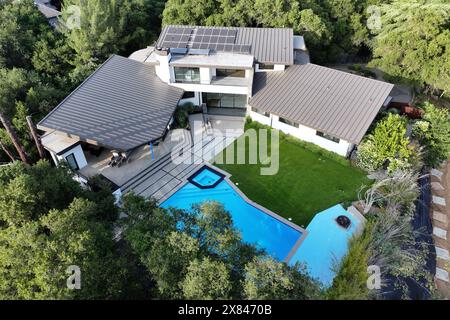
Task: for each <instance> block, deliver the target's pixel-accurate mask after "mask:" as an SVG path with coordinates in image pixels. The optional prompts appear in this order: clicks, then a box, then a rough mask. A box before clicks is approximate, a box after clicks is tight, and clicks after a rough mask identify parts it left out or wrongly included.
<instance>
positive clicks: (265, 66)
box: [258, 63, 275, 70]
mask: <svg viewBox="0 0 450 320" xmlns="http://www.w3.org/2000/svg"><path fill="white" fill-rule="evenodd" d="M258 69H259V70H274V69H275V66H274V65H273V64H265V63H260V64H259V65H258Z"/></svg>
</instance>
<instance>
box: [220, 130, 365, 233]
mask: <svg viewBox="0 0 450 320" xmlns="http://www.w3.org/2000/svg"><path fill="white" fill-rule="evenodd" d="M251 128H253V129H256V130H259V129H260V128H263V126H261V125H258V124H256V123H255V122H252V123H248V124H247V125H246V129H251ZM247 140H248V139H247ZM246 143H247V146H248V141H246ZM236 144H237V142H235V143H234V145H236ZM231 147H233V145H231V146H229V147H228V148H227V149H226V150H224V152H225V154H226V152H227V150H228V149H230V148H231ZM269 149H270V148H269ZM247 150H248V148H247ZM279 150H280V152H279V154H280V165H279V171H278V173H277V174H275V175H272V176H263V175H261V174H260V168H261V167H262V165H261V164H256V165H255V164H217V163H216V166H218V167H219V168H221V169H223V170H225V171H227V172H229V173H230V174H231V175H232V177H231V180H232V181H233V182H235V183H236V182H238V183H239V185H238V187H239V188H240V189H241V190H242V191H243V192H244V193H245V194H246V195H247V197H249V198H250V199H252V200H253V201H255V202H256V203H258V204H260V205H262V206H264V207H266V208H268V209H270V210H272V211H273V212H275V213H277V214H279V215H280V216H283V217H285V218H292V221H293V222H294V223H296V224H298V225H300V226H304V227H306V226H307V225H308V223H309V222H310V221H311V219H312V218H313V217H314V215H315V214H316V213H318V212H320V211H322V210H325V209H327V208H329V207H331V206H333V205H335V204H338V203H344V204H345V205H348V204H350V202H351V201H353V200H356V199H357V193H358V191H359V190H360V188H361V186H362V185H368V184H369V182H370V180H369V179H367V178H366V174H365V172H363V171H362V170H359V169H357V168H354V167H352V166H351V165H350V163H349V162H348V161H347V160H345V159H344V158H342V157H339V156H337V155H334V154H331V153H330V152H328V151H326V150H323V149H321V148H318V147H316V146H315V145H311V144H308V143H305V142H302V141H300V140H298V139H295V138H292V137H289V136H286V135H283V134H280V149H279ZM222 157H223V155H218V158H216V159H222ZM235 163H236V162H235ZM263 167H267V165H263Z"/></svg>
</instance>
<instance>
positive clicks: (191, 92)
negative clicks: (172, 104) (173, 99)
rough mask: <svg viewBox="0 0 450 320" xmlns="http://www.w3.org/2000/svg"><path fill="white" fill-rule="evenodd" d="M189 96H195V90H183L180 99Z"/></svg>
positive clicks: (188, 97)
mask: <svg viewBox="0 0 450 320" xmlns="http://www.w3.org/2000/svg"><path fill="white" fill-rule="evenodd" d="M190 98H195V92H193V91H185V92H184V94H183V97H182V98H181V99H190Z"/></svg>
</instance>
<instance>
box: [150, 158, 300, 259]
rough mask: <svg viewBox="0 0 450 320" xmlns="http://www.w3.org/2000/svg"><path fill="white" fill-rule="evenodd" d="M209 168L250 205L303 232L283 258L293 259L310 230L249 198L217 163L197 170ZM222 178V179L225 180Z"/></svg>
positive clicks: (164, 199)
mask: <svg viewBox="0 0 450 320" xmlns="http://www.w3.org/2000/svg"><path fill="white" fill-rule="evenodd" d="M205 167H206V168H209V169H212V170H213V171H217V172H218V173H220V174H222V175H224V178H223V180H225V181H226V182H227V183H228V184H229V185H230V186H231V187H232V188H233V190H234V191H235V192H237V193H238V194H239V196H240V197H241V198H242V199H243V200H244V201H245V202H247V203H248V204H249V205H251V206H253V207H255V208H256V209H258V210H261V211H262V212H264V213H265V214H267V215H269V216H271V217H272V218H274V219H276V220H278V221H280V222H281V223H284V224H285V225H288V226H289V227H291V228H293V229H294V230H296V231H298V232H300V233H301V236H300V238H299V239H297V241H296V242H295V244H294V246H293V247H292V248H291V249H290V250H289V253H288V255H287V256H286V258H284V259H283V260H281V261H282V262H284V263H286V264H288V262H289V261H290V260H291V259H292V257H293V256H294V254H295V253H296V252H297V250H298V249H299V248H300V245H301V244H302V243H303V241H304V240H305V239H306V237H307V236H308V234H309V231H308V230H306V229H303V228H302V227H300V226H299V225H297V224H295V223H293V222H291V221H289V220H288V219H286V218H283V217H282V216H280V215H278V214H276V213H275V212H273V211H271V210H269V209H267V208H266V207H263V206H262V205H260V204H258V203H256V202H254V201H253V200H251V199H249V198H248V197H247V196H246V195H245V194H244V193H243V192H242V190H240V189H239V187H237V186H236V185H235V184H234V183H233V181H231V180H230V177H231V176H232V175H231V174H230V173H229V172H227V171H225V170H222V169H220V168H218V167H216V166H215V165H213V164H211V163H209V162H204V163H203V164H200V168H198V170H196V172H197V171H201V170H203V169H205ZM196 172H194V173H193V175H195V174H196ZM191 176H192V175H190V176H189V177H187V178H184V179H183V180H182V182H181V183H180V184H179V185H178V186H177V187H175V188H174V189H172V190H171V191H170V192H169V193H167V194H166V195H165V196H164V197H163V198H161V199H160V200H159V201H158V204H159V205H161V203H163V202H164V201H166V200H168V199H169V198H170V197H171V196H173V195H174V194H175V193H176V192H177V191H178V190H180V189H181V188H183V187H184V186H185V185H186V184H188V183H190V182H189V178H190V177H191ZM223 180H222V181H223Z"/></svg>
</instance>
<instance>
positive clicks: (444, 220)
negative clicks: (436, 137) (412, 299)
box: [430, 163, 450, 297]
mask: <svg viewBox="0 0 450 320" xmlns="http://www.w3.org/2000/svg"><path fill="white" fill-rule="evenodd" d="M443 167H444V168H445V169H444V170H443V171H444V172H446V173H445V174H444V172H443V171H440V170H437V169H432V170H431V171H430V175H431V177H434V178H435V179H434V182H431V193H432V203H433V208H434V209H435V210H434V211H433V220H432V223H433V236H434V237H435V239H434V240H435V244H437V245H438V246H435V249H436V275H435V279H436V280H439V282H438V288H439V290H440V291H441V292H442V293H443V294H444V295H445V296H447V297H450V279H449V271H450V269H449V265H450V263H449V262H450V254H449V250H450V243H449V242H448V241H449V240H448V239H447V232H448V230H449V224H448V220H449V216H448V208H447V207H446V201H445V198H444V197H442V195H444V194H445V193H447V192H449V190H448V188H449V181H450V179H449V176H448V175H449V174H450V170H449V169H450V164H449V163H446V164H444V165H443ZM436 179H437V180H438V181H436ZM444 186H446V187H444ZM446 189H447V190H446ZM436 206H438V209H437V208H436ZM436 209H437V210H436ZM438 226H439V227H438ZM442 240H444V241H442Z"/></svg>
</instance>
